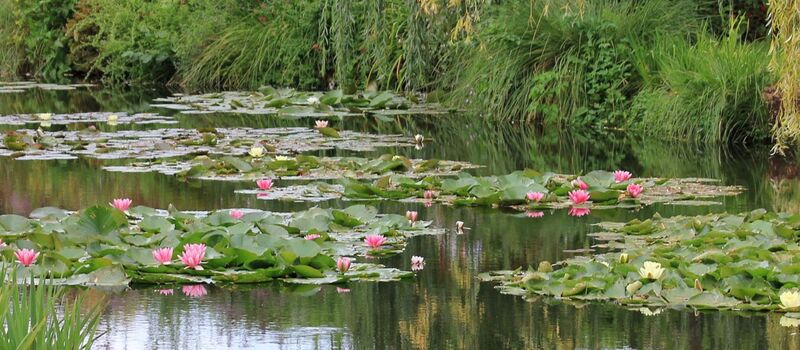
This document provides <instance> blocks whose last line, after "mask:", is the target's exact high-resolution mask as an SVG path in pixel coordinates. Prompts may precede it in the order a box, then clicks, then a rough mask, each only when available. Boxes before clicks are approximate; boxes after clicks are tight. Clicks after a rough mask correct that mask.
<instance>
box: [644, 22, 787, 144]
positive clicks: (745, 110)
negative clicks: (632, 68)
mask: <svg viewBox="0 0 800 350" xmlns="http://www.w3.org/2000/svg"><path fill="white" fill-rule="evenodd" d="M736 33H737V32H736V31H732V34H731V35H729V36H728V37H726V38H723V39H720V40H716V39H713V38H711V37H710V36H708V35H700V36H699V37H698V38H697V41H696V43H694V44H690V43H688V42H686V41H685V40H676V39H675V38H668V37H664V38H661V39H659V42H658V44H657V45H655V46H654V48H653V49H652V56H651V59H652V60H653V61H654V63H655V67H654V69H655V70H656V73H648V75H654V76H657V77H658V78H657V79H655V80H654V81H653V82H652V84H649V85H648V86H647V87H646V88H645V89H644V90H643V91H642V92H640V93H639V94H638V95H637V96H636V98H635V101H634V113H635V116H634V117H633V118H632V119H631V121H630V126H631V127H632V128H634V129H637V130H639V131H641V132H643V133H647V134H651V135H654V136H657V137H661V138H669V139H684V140H692V141H704V142H728V143H733V142H760V141H765V140H767V139H768V138H769V136H770V120H769V113H768V111H767V108H766V105H765V103H764V101H763V98H762V93H763V91H764V89H765V88H766V87H767V86H768V85H770V84H771V83H773V82H774V79H775V78H774V75H773V74H772V73H771V72H770V71H769V68H768V64H769V48H768V46H767V45H766V44H764V43H743V42H742V41H741V40H739V39H738V38H739V35H737V34H736ZM639 66H640V67H644V66H645V65H639ZM644 69H645V70H646V69H648V68H644Z"/></svg>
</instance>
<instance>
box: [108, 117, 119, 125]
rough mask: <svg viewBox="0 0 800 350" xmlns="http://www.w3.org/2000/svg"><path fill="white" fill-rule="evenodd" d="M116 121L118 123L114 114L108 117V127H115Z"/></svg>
mask: <svg viewBox="0 0 800 350" xmlns="http://www.w3.org/2000/svg"><path fill="white" fill-rule="evenodd" d="M117 121H119V117H118V116H117V115H116V114H111V115H109V116H108V125H111V126H115V125H117Z"/></svg>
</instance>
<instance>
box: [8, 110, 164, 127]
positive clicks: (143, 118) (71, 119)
mask: <svg viewBox="0 0 800 350" xmlns="http://www.w3.org/2000/svg"><path fill="white" fill-rule="evenodd" d="M31 123H38V124H40V125H42V126H44V127H48V126H50V125H65V124H73V123H98V124H99V123H107V124H109V125H112V126H114V125H118V124H177V123H178V121H177V120H175V119H174V118H172V117H165V116H161V115H158V114H155V113H136V114H128V113H110V112H90V113H74V114H51V113H39V114H15V115H0V125H25V124H31Z"/></svg>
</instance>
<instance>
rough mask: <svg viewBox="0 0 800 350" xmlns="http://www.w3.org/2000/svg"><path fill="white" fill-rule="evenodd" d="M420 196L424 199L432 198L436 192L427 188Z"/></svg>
mask: <svg viewBox="0 0 800 350" xmlns="http://www.w3.org/2000/svg"><path fill="white" fill-rule="evenodd" d="M422 197H423V198H425V199H433V198H435V197H436V192H433V191H431V190H427V191H425V192H424V193H423V194H422Z"/></svg>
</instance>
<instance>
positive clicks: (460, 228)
mask: <svg viewBox="0 0 800 350" xmlns="http://www.w3.org/2000/svg"><path fill="white" fill-rule="evenodd" d="M456 233H458V234H463V233H464V222H463V221H456Z"/></svg>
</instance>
